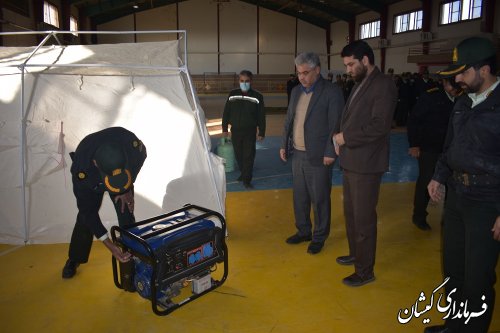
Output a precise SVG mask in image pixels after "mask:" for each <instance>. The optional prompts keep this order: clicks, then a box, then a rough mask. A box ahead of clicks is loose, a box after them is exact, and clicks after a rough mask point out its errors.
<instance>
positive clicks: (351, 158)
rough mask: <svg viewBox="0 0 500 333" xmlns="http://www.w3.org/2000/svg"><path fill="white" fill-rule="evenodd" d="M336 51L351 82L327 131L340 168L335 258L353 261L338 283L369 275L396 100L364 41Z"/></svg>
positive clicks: (371, 274) (362, 281)
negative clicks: (341, 246) (340, 218)
mask: <svg viewBox="0 0 500 333" xmlns="http://www.w3.org/2000/svg"><path fill="white" fill-rule="evenodd" d="M341 56H342V57H343V60H344V65H345V66H346V69H347V73H348V74H350V75H351V76H352V78H353V79H354V81H355V82H356V84H355V85H354V87H353V89H352V92H351V95H350V96H349V98H348V100H347V102H346V106H345V108H344V111H343V113H342V121H341V122H340V129H339V131H338V133H336V134H334V135H333V141H334V144H335V145H336V151H337V154H339V156H340V166H341V168H342V170H343V179H342V184H343V192H344V216H345V223H346V232H347V240H348V242H349V255H346V256H341V257H338V258H337V262H338V263H339V264H341V265H353V264H354V266H355V271H354V274H352V275H350V276H348V277H346V278H344V279H343V283H344V284H346V285H348V286H352V287H357V286H362V285H364V284H366V283H368V282H372V281H374V280H375V275H374V269H373V268H374V265H375V250H376V247H377V211H376V208H377V203H378V195H379V190H380V182H381V180H382V174H383V173H384V172H385V171H387V169H388V168H389V135H390V131H391V122H392V116H393V114H394V110H395V108H396V103H397V89H396V85H395V84H394V82H393V80H392V79H391V78H390V77H388V76H386V75H384V74H383V73H382V72H381V71H380V70H379V69H378V68H377V67H376V66H375V64H374V61H375V57H374V55H373V50H372V49H371V47H370V46H369V45H368V44H367V43H366V42H364V41H361V40H359V41H354V42H352V43H350V44H349V45H347V46H345V47H344V49H343V50H342V53H341Z"/></svg>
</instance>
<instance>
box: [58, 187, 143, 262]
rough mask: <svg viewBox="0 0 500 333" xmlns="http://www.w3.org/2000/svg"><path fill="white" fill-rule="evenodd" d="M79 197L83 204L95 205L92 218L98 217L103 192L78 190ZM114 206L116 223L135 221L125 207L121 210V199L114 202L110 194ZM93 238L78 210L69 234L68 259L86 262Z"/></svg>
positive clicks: (125, 223)
mask: <svg viewBox="0 0 500 333" xmlns="http://www.w3.org/2000/svg"><path fill="white" fill-rule="evenodd" d="M79 193H80V197H78V198H77V201H78V200H85V201H86V204H85V206H87V207H88V205H89V204H90V205H91V206H93V207H95V212H93V213H92V214H91V216H93V218H97V219H98V218H99V208H101V204H102V199H103V196H104V193H97V192H93V191H90V190H89V191H85V192H82V191H80V192H79ZM110 198H111V200H112V201H113V205H114V207H115V211H116V214H117V217H118V224H119V225H120V226H123V225H127V224H131V223H135V217H134V215H133V214H131V213H130V212H129V210H128V208H127V207H125V211H124V213H122V212H121V201H119V202H118V203H115V200H114V196H110ZM93 240H94V234H93V232H92V230H91V229H90V227H89V226H88V224H87V223H86V222H85V220H84V218H83V214H82V213H81V212H80V211H79V212H78V215H77V217H76V224H75V227H74V228H73V233H72V235H71V243H70V245H69V252H68V257H69V259H71V260H73V261H75V262H79V263H86V262H87V261H88V260H89V255H90V250H91V248H92V242H93Z"/></svg>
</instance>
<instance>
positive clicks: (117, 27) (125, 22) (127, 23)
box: [97, 15, 134, 44]
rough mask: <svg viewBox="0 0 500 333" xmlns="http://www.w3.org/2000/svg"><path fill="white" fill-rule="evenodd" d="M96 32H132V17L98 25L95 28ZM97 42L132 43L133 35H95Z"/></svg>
mask: <svg viewBox="0 0 500 333" xmlns="http://www.w3.org/2000/svg"><path fill="white" fill-rule="evenodd" d="M97 30H98V31H134V15H128V16H124V17H121V18H119V19H116V20H114V21H110V22H107V23H103V24H99V25H98V26H97ZM97 40H98V42H99V43H100V44H114V43H133V42H134V35H133V34H120V35H117V34H114V35H108V34H105V35H104V34H102V35H97Z"/></svg>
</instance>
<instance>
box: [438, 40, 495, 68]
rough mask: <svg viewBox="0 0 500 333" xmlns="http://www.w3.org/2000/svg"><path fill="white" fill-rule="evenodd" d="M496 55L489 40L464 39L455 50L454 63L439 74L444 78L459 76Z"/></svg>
mask: <svg viewBox="0 0 500 333" xmlns="http://www.w3.org/2000/svg"><path fill="white" fill-rule="evenodd" d="M494 55H495V47H494V46H493V43H492V42H491V41H490V40H489V39H487V38H482V37H470V38H467V39H464V40H463V41H461V42H460V43H459V44H458V45H457V47H455V48H454V49H453V63H452V64H451V65H450V66H449V67H448V68H446V69H445V70H443V71H440V72H438V74H439V75H441V76H442V77H451V76H455V75H458V74H460V73H462V72H463V71H466V70H467V69H469V68H470V67H472V66H474V65H475V64H477V63H479V62H481V61H483V60H486V59H488V58H490V57H492V56H494Z"/></svg>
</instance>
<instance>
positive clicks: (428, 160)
mask: <svg viewBox="0 0 500 333" xmlns="http://www.w3.org/2000/svg"><path fill="white" fill-rule="evenodd" d="M439 154H440V153H433V152H427V151H421V152H420V157H419V158H418V178H417V182H416V183H415V196H414V198H413V217H412V218H413V221H414V222H416V223H423V222H426V218H427V215H428V213H427V205H428V204H429V199H430V197H429V191H428V190H427V185H429V182H430V181H431V179H432V176H433V175H434V168H435V167H436V163H437V160H438V158H439Z"/></svg>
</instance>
